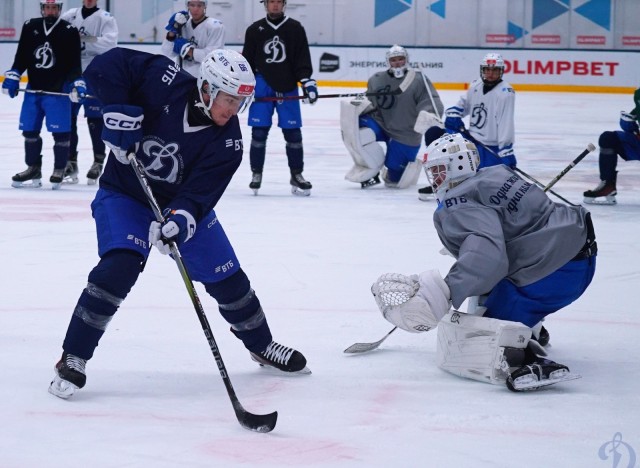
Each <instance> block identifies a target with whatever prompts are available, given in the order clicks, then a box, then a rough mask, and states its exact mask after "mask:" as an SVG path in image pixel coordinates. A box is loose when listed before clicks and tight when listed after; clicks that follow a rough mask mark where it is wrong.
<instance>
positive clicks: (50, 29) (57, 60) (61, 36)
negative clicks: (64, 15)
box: [11, 18, 82, 92]
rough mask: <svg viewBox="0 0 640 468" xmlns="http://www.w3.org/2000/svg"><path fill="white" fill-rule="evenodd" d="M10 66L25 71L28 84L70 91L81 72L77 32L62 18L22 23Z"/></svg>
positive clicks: (31, 20) (38, 87)
mask: <svg viewBox="0 0 640 468" xmlns="http://www.w3.org/2000/svg"><path fill="white" fill-rule="evenodd" d="M11 68H12V69H14V70H18V72H19V73H20V74H22V73H24V72H25V71H26V72H27V75H28V77H29V87H30V88H31V89H38V90H44V91H53V92H66V91H69V90H68V89H67V88H66V87H65V85H69V84H70V83H72V82H73V81H74V80H76V79H77V78H80V75H81V74H82V68H81V66H80V35H79V34H78V30H77V29H76V28H74V27H73V26H72V25H71V24H69V23H67V22H66V21H64V20H58V21H56V22H55V23H53V24H50V25H49V24H48V23H47V21H45V19H44V18H33V19H30V20H29V21H27V22H26V23H24V26H22V32H21V33H20V41H19V42H18V50H17V51H16V56H15V60H14V61H13V65H12V66H11Z"/></svg>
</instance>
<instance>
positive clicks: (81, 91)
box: [2, 0, 87, 189]
mask: <svg viewBox="0 0 640 468" xmlns="http://www.w3.org/2000/svg"><path fill="white" fill-rule="evenodd" d="M40 13H41V16H42V17H41V18H32V19H30V20H29V21H27V22H26V23H25V24H24V26H23V27H22V32H21V33H20V41H19V42H18V50H17V51H16V55H15V59H14V61H13V65H12V66H11V69H10V70H7V72H5V74H4V82H3V83H2V92H3V93H5V94H8V95H9V97H11V98H14V97H16V96H17V95H18V90H19V88H20V77H21V76H22V74H23V73H24V72H25V71H26V72H27V76H28V77H29V84H28V85H27V89H26V93H25V96H24V101H23V103H22V109H21V110H20V125H19V128H20V130H21V131H22V135H23V136H24V150H25V157H24V159H25V162H26V164H27V168H26V169H25V170H24V171H22V172H19V173H18V174H16V175H14V176H13V177H12V180H13V182H12V183H11V186H12V187H16V188H21V187H31V188H37V187H41V186H42V180H41V179H42V154H41V152H42V137H41V136H40V132H41V130H42V124H43V123H44V121H45V117H46V127H47V130H48V131H49V132H51V134H52V136H53V141H54V143H53V156H54V163H53V173H52V174H51V177H50V178H49V182H51V186H52V188H54V189H57V188H59V187H60V184H61V183H62V179H63V177H64V169H65V166H66V165H67V161H68V159H69V141H70V139H71V104H72V102H73V103H76V104H77V103H80V102H81V101H82V100H83V99H84V97H85V95H86V93H87V89H86V84H85V82H84V80H83V79H82V76H81V74H82V69H81V67H80V36H79V34H78V30H77V29H76V28H74V27H73V26H72V25H71V24H69V23H68V22H66V21H64V20H63V19H61V18H60V13H62V2H61V1H58V0H41V1H40ZM36 91H40V93H37V92H36ZM55 93H58V94H63V93H69V96H68V97H65V96H64V95H62V96H60V95H57V94H55Z"/></svg>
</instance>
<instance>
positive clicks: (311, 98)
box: [300, 78, 318, 104]
mask: <svg viewBox="0 0 640 468" xmlns="http://www.w3.org/2000/svg"><path fill="white" fill-rule="evenodd" d="M300 84H302V93H303V94H304V97H305V98H306V99H305V101H306V102H308V103H309V104H314V103H315V102H316V101H317V100H318V85H317V83H316V80H314V79H313V78H303V79H302V80H300Z"/></svg>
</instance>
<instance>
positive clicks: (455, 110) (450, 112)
mask: <svg viewBox="0 0 640 468" xmlns="http://www.w3.org/2000/svg"><path fill="white" fill-rule="evenodd" d="M463 110H464V109H460V108H459V107H455V106H453V107H449V108H448V109H447V110H446V111H445V114H444V115H445V116H446V118H445V119H444V128H446V129H447V130H451V131H453V132H455V133H458V132H464V130H465V128H464V122H463V121H462V111H463Z"/></svg>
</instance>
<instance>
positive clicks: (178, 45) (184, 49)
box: [173, 37, 193, 60]
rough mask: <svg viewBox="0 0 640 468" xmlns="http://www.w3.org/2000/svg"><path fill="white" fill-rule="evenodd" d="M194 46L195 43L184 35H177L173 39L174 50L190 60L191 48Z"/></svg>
mask: <svg viewBox="0 0 640 468" xmlns="http://www.w3.org/2000/svg"><path fill="white" fill-rule="evenodd" d="M192 48H193V44H192V43H191V42H190V41H188V40H187V39H185V38H184V37H176V39H175V41H173V51H174V52H175V53H176V54H178V55H179V56H180V57H182V58H183V59H186V60H190V59H191V57H189V50H191V49H192Z"/></svg>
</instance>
